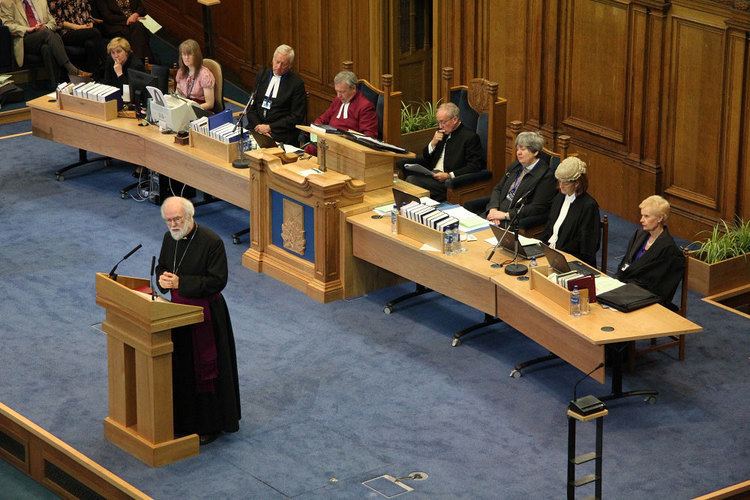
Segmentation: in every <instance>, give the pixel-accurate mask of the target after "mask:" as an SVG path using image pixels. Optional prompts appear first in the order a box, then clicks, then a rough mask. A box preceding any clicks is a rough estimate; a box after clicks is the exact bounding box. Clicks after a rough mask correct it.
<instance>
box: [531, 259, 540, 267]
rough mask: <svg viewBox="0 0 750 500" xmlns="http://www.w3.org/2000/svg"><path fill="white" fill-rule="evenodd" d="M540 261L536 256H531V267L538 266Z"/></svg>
mask: <svg viewBox="0 0 750 500" xmlns="http://www.w3.org/2000/svg"><path fill="white" fill-rule="evenodd" d="M538 265H539V263H538V262H537V261H536V257H532V258H531V262H529V267H537V266H538Z"/></svg>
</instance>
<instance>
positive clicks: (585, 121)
mask: <svg viewBox="0 0 750 500" xmlns="http://www.w3.org/2000/svg"><path fill="white" fill-rule="evenodd" d="M567 17H568V30H567V36H566V38H567V46H568V51H567V61H566V62H567V64H566V66H567V72H566V75H565V97H564V99H565V114H564V123H565V124H566V125H568V126H571V127H574V128H577V129H580V130H584V131H587V132H589V133H591V134H594V135H598V136H601V137H606V138H608V139H611V140H614V141H617V142H623V141H624V139H625V117H626V104H627V102H628V87H627V75H628V43H627V42H628V27H629V26H628V25H629V23H628V9H627V5H626V4H623V3H621V2H616V1H591V0H571V1H570V3H569V4H568V16H567Z"/></svg>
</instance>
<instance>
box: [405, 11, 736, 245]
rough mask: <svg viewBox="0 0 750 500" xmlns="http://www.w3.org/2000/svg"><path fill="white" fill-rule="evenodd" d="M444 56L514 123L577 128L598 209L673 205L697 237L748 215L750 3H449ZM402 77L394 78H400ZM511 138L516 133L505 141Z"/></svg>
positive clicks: (623, 211) (675, 222) (443, 14)
mask: <svg viewBox="0 0 750 500" xmlns="http://www.w3.org/2000/svg"><path fill="white" fill-rule="evenodd" d="M439 8H440V13H439V16H440V18H442V19H453V21H452V22H449V23H445V24H444V25H441V26H438V28H437V29H438V30H439V34H438V36H437V37H436V39H437V40H441V39H442V40H446V44H445V45H446V46H441V50H440V54H439V56H438V60H439V62H438V64H442V65H444V66H453V67H454V68H456V70H457V72H458V73H459V74H461V75H462V77H463V78H464V79H466V78H471V77H472V76H484V77H486V78H489V79H490V80H494V81H497V82H498V83H499V92H498V94H499V95H501V96H503V97H505V98H507V99H508V119H509V120H520V121H521V122H522V123H523V124H524V128H526V129H530V130H534V129H538V130H541V131H542V133H543V134H544V135H545V137H547V138H548V139H549V140H554V138H556V137H557V136H558V135H560V134H567V135H570V136H571V137H572V142H573V146H572V148H571V149H572V150H573V151H578V152H579V153H580V155H581V156H582V157H583V158H584V160H586V161H587V162H588V164H589V172H590V180H591V192H592V194H593V195H594V196H595V197H596V198H597V200H598V201H599V203H600V204H601V206H602V207H603V208H605V209H607V210H611V211H613V212H615V213H617V214H619V215H622V216H624V217H626V218H628V219H629V220H633V221H635V220H637V217H638V204H639V202H640V201H641V200H642V199H643V198H645V197H646V196H648V195H650V194H654V193H660V194H663V195H664V196H665V197H666V198H667V199H668V200H669V201H670V203H671V204H672V207H673V210H672V218H671V220H670V227H671V228H672V230H673V232H675V233H676V234H678V235H680V236H682V237H685V238H689V239H692V238H694V237H695V236H696V234H697V233H698V232H699V231H701V230H705V229H706V228H708V227H709V226H710V225H712V224H714V223H715V222H716V221H717V220H718V219H720V218H723V219H728V220H731V219H732V218H733V217H734V216H735V215H740V216H742V217H744V218H748V217H750V62H749V61H750V42H749V41H748V40H749V38H750V3H748V2H746V1H742V0H715V1H709V0H673V1H669V0H632V1H631V0H473V1H466V0H445V1H444V2H441V3H440V7H439ZM396 83H398V82H396ZM509 147H510V143H509Z"/></svg>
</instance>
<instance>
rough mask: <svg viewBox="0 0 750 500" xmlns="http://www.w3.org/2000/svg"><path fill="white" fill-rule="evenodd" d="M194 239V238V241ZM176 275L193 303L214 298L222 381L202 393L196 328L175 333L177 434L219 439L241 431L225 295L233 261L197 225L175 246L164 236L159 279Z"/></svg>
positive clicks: (212, 235) (218, 240)
mask: <svg viewBox="0 0 750 500" xmlns="http://www.w3.org/2000/svg"><path fill="white" fill-rule="evenodd" d="M191 238H192V239H191ZM165 271H168V272H173V273H174V274H176V275H177V276H178V277H179V279H180V281H179V289H178V291H179V293H180V295H182V296H184V297H188V298H207V297H212V296H213V297H214V299H213V300H212V301H211V302H210V309H211V316H212V318H211V319H212V324H213V328H214V334H215V338H216V351H217V365H218V379H217V380H216V383H215V391H214V392H213V393H204V394H200V393H199V392H198V391H197V390H196V383H195V370H194V367H193V366H194V365H193V337H192V327H191V326H186V327H182V328H176V329H174V330H172V342H173V343H174V352H173V354H172V386H173V399H174V427H175V435H177V436H181V435H186V434H193V433H195V434H200V435H205V434H214V433H218V432H221V431H223V432H235V431H237V430H239V420H240V417H241V415H240V392H239V383H238V377H237V356H236V353H235V346H234V334H233V333H232V323H231V321H230V318H229V310H228V309H227V304H226V302H225V301H224V297H223V296H222V295H221V291H222V290H223V289H224V287H225V286H226V284H227V276H228V272H227V256H226V252H225V250H224V243H223V242H222V241H221V238H219V237H218V236H217V235H216V233H214V232H213V231H211V230H210V229H208V228H206V227H204V226H198V225H196V227H195V229H193V231H192V232H191V233H190V234H188V235H187V236H186V237H185V238H183V239H181V240H179V241H175V240H174V239H173V238H172V236H171V235H170V233H169V231H167V232H166V234H165V235H164V239H163V241H162V246H161V252H160V254H159V265H158V267H157V269H156V275H157V276H160V275H161V273H163V272H165Z"/></svg>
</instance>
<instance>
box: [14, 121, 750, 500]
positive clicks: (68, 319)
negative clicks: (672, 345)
mask: <svg viewBox="0 0 750 500" xmlns="http://www.w3.org/2000/svg"><path fill="white" fill-rule="evenodd" d="M22 126H23V125H17V126H16V128H13V127H8V126H0V136H3V135H7V134H9V133H11V132H13V131H16V130H18V127H22ZM25 126H26V130H28V129H29V126H28V123H26V124H25ZM0 158H2V162H1V163H0V220H1V221H2V222H0V227H1V228H2V232H1V233H0V234H2V240H0V241H1V243H0V256H1V257H0V279H1V280H2V282H3V284H4V289H5V290H6V292H5V294H4V300H2V302H0V317H2V325H3V326H2V348H1V349H0V381H2V382H0V401H2V402H3V403H5V404H7V405H9V406H10V407H12V408H14V409H16V410H17V411H19V412H21V413H22V414H24V415H26V416H27V417H29V418H30V419H32V420H33V421H35V422H37V423H38V424H39V425H41V426H42V427H44V428H46V429H47V430H49V431H51V432H52V433H54V434H55V435H57V436H59V437H60V438H62V439H63V440H65V441H66V442H68V443H70V444H71V445H72V446H74V447H75V448H77V449H79V450H80V451H81V452H83V453H85V454H86V455H88V456H89V457H91V458H92V459H93V460H96V461H97V462H99V463H100V464H102V465H103V466H105V467H107V468H109V469H110V470H112V471H113V472H115V473H116V474H118V475H120V476H121V477H123V478H124V479H125V480H127V481H129V482H131V483H132V484H134V485H135V486H137V487H139V488H141V489H142V490H144V491H145V492H147V493H149V494H150V495H153V496H154V497H156V498H262V499H267V498H282V497H300V498H374V497H376V496H377V495H376V494H375V493H373V492H371V491H370V490H368V489H367V488H366V487H365V486H363V485H362V484H361V483H362V481H365V480H368V479H371V478H374V477H376V476H379V475H381V474H386V473H387V474H391V475H394V476H405V475H407V474H408V473H410V472H413V471H423V472H426V473H427V474H428V475H429V477H428V479H427V480H425V481H420V482H417V481H410V482H409V484H410V485H411V486H413V487H414V488H415V492H413V493H409V494H407V496H406V497H405V498H408V497H413V498H472V499H474V498H493V499H494V498H561V497H563V496H564V492H565V471H566V443H567V427H566V425H567V422H566V417H565V408H566V406H567V403H568V400H569V399H570V397H571V392H572V387H573V384H574V383H575V382H576V381H577V380H578V379H579V378H580V377H581V374H580V372H578V371H577V370H575V369H573V368H571V367H570V366H567V365H565V364H563V363H561V362H558V363H552V364H551V365H548V366H546V367H545V368H541V369H536V370H531V371H529V372H528V373H526V374H525V375H524V376H523V377H522V378H520V379H511V378H509V377H508V374H509V372H510V371H511V369H512V367H513V366H514V365H515V364H516V363H517V362H518V361H521V360H523V359H527V358H530V357H533V356H535V355H540V354H544V353H545V352H544V350H543V349H542V348H540V347H539V346H537V345H536V344H534V343H533V342H531V341H530V340H528V339H526V338H525V337H524V336H522V335H520V334H519V333H517V332H515V331H513V330H512V329H510V328H508V327H507V326H504V325H502V324H501V325H497V326H494V327H492V328H491V329H489V331H488V333H486V334H483V335H480V336H477V337H475V338H473V339H470V340H467V341H466V342H465V343H464V344H463V345H461V346H460V347H458V348H451V347H450V340H451V336H452V334H453V332H454V331H456V330H458V329H460V328H462V327H465V326H467V325H469V324H471V323H473V322H476V321H478V320H480V319H481V318H482V314H481V313H479V312H478V311H475V310H473V309H470V308H468V307H465V306H463V305H461V304H458V303H456V302H454V301H452V300H450V299H447V298H444V297H429V296H426V297H425V298H423V299H421V300H418V301H415V302H414V303H412V304H410V305H409V306H405V307H403V308H400V309H398V310H397V311H396V312H395V313H394V314H392V315H390V316H386V315H384V314H383V312H382V307H383V304H384V303H385V302H386V301H387V300H388V299H389V298H391V297H393V296H395V295H397V294H399V293H400V292H402V291H404V290H406V289H407V286H406V285H403V286H400V287H395V288H392V289H388V290H382V291H379V292H377V293H374V294H371V295H369V296H366V297H362V298H358V299H355V300H350V301H340V302H336V303H332V304H327V305H322V304H318V303H315V302H313V301H312V300H310V299H309V298H307V297H306V296H305V295H303V294H301V293H299V292H297V291H295V290H294V289H292V288H290V287H288V286H285V285H283V284H281V283H279V282H277V281H275V280H273V279H271V278H269V277H267V276H265V275H262V274H260V275H259V274H255V273H253V272H251V271H249V270H247V269H245V268H243V267H242V266H241V264H240V258H241V255H242V252H243V250H244V249H245V248H246V245H247V244H246V242H245V243H243V245H239V246H235V245H232V244H231V239H230V238H229V236H228V235H229V234H230V233H231V232H233V231H235V230H238V229H240V228H241V227H243V225H245V224H246V221H247V217H248V216H247V213H246V212H243V211H241V210H239V209H236V208H233V207H231V206H229V205H226V204H223V203H216V204H212V205H207V206H204V207H200V208H199V209H198V211H197V220H198V221H199V223H202V224H206V225H208V226H210V227H212V228H213V229H215V230H216V231H217V232H219V233H220V234H223V235H226V237H225V243H226V247H227V252H228V257H229V263H230V281H229V284H228V286H227V288H226V290H225V292H224V294H225V296H226V299H227V302H228V304H229V308H230V311H231V314H232V320H233V324H234V330H235V335H236V341H237V348H238V353H237V355H238V362H239V370H240V384H241V396H242V403H243V419H242V421H241V429H240V431H239V432H238V433H236V434H232V435H224V436H222V437H221V438H220V439H219V440H217V441H216V442H214V443H213V444H211V445H208V446H206V447H204V448H202V450H201V454H200V456H198V457H194V458H191V459H187V460H184V461H182V462H178V463H175V464H172V465H169V466H166V467H163V468H159V469H152V468H149V467H147V466H145V465H143V464H142V463H141V462H139V461H138V460H136V459H135V458H132V457H131V456H129V455H128V454H126V453H125V452H123V451H121V450H120V449H119V448H117V447H115V446H114V445H112V444H110V443H109V442H107V441H106V440H105V439H104V437H103V435H102V419H103V418H104V417H105V416H106V408H107V389H106V383H107V381H106V349H105V337H104V335H103V334H102V333H101V332H100V331H98V330H97V327H98V323H99V322H100V321H101V320H102V317H103V310H102V309H101V308H99V307H98V306H97V305H96V304H95V301H94V273H95V272H96V271H105V272H106V271H107V270H109V268H110V267H112V265H113V264H114V262H116V261H117V260H118V259H119V258H120V257H121V256H122V255H124V254H125V253H126V252H127V251H128V250H130V249H131V248H132V247H133V246H134V245H135V244H137V243H143V249H142V250H141V251H140V252H138V253H137V254H135V255H133V257H131V258H130V259H129V260H127V261H126V262H124V263H123V264H122V265H121V266H120V268H119V272H121V273H122V274H131V275H146V274H148V267H149V264H150V259H151V255H154V254H156V253H157V252H158V250H159V245H160V242H161V237H162V234H163V232H164V230H165V227H164V224H163V222H162V221H161V219H160V217H159V211H158V209H157V207H156V206H154V205H151V204H148V203H136V202H135V201H133V200H121V199H120V197H119V194H118V193H119V188H120V187H121V186H123V185H124V184H127V183H128V182H129V181H130V171H129V168H128V167H127V166H125V165H118V164H115V166H113V167H112V168H104V167H103V166H101V165H97V164H94V165H91V166H87V167H84V168H82V169H81V170H80V171H78V172H71V173H70V174H69V175H67V176H66V179H65V181H64V182H56V181H55V179H54V175H53V172H54V171H55V170H56V169H57V168H59V167H60V166H62V165H64V164H67V163H71V162H74V161H76V159H77V151H76V150H75V149H72V148H69V147H65V146H61V145H58V144H55V143H51V142H47V141H44V140H41V139H37V138H35V137H33V136H24V137H18V138H13V139H7V140H0ZM634 210H637V208H636V207H634ZM632 229H633V226H632V225H631V224H628V223H625V222H623V221H622V220H620V219H618V218H613V221H612V226H611V239H610V262H611V266H614V265H616V263H617V261H618V260H619V257H618V255H619V254H621V252H622V250H623V249H624V247H625V245H626V240H627V238H628V237H629V235H630V233H631V232H632ZM689 317H690V318H691V319H693V320H695V321H697V322H698V323H700V324H701V325H703V326H704V327H705V331H704V332H703V333H700V334H698V335H695V336H690V337H689V339H688V349H687V360H686V361H685V362H683V363H680V362H678V361H676V360H675V359H673V358H672V357H670V356H668V355H664V354H654V355H651V356H650V357H648V358H646V359H643V360H642V361H640V362H639V365H638V370H637V373H636V374H635V375H631V376H627V377H626V379H625V385H626V389H629V388H642V387H651V388H656V389H658V390H659V391H660V392H661V395H660V397H659V400H658V402H657V404H655V405H646V404H645V403H644V402H642V401H641V400H629V401H625V402H617V403H614V404H612V405H611V406H610V415H609V417H607V419H606V423H605V427H604V428H605V438H604V494H605V496H606V497H609V498H687V497H691V496H695V495H698V494H701V493H705V492H707V491H711V490H715V489H717V488H720V487H723V486H726V485H729V484H732V483H736V482H739V481H742V480H747V479H748V478H750V456H749V451H748V450H750V429H749V427H750V423H749V422H750V398H747V395H748V394H749V393H750V391H749V390H748V389H749V388H750V362H749V359H748V357H749V356H750V322H748V321H747V320H744V319H741V318H739V317H737V316H734V315H731V314H729V313H727V312H724V311H721V310H719V309H717V308H714V307H711V306H709V305H707V304H704V303H703V302H701V301H700V300H698V297H695V296H691V300H690V306H689ZM608 388H609V387H608V386H601V385H599V384H597V383H595V382H593V381H591V380H586V381H584V382H583V383H582V384H581V385H580V387H579V393H583V394H586V393H594V394H602V393H605V392H607V390H608ZM579 430H580V434H581V440H580V442H581V444H580V445H579V449H580V450H584V451H587V449H588V448H590V447H593V435H594V426H593V425H583V426H580V427H579ZM0 477H1V476H0ZM0 491H1V489H0ZM582 493H584V494H589V491H588V490H587V491H582ZM0 496H2V493H1V492H0Z"/></svg>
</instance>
